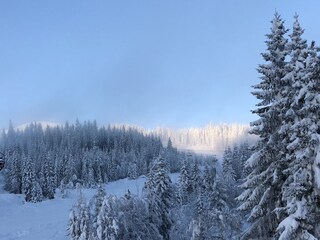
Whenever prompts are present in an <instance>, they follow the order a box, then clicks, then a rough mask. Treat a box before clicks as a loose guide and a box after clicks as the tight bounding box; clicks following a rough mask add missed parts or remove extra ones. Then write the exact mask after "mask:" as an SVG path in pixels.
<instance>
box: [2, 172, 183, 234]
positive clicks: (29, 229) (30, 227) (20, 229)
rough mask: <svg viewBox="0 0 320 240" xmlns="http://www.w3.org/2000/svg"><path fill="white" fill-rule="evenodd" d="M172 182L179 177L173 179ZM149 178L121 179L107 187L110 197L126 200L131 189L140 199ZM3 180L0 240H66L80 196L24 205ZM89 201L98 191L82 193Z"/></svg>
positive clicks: (70, 191) (74, 193) (22, 200)
mask: <svg viewBox="0 0 320 240" xmlns="http://www.w3.org/2000/svg"><path fill="white" fill-rule="evenodd" d="M170 177H171V179H172V181H173V182H177V181H178V174H171V175H170ZM145 180H146V178H145V177H140V178H138V179H136V180H128V179H121V180H118V181H115V182H111V183H108V184H106V185H105V189H106V191H107V193H108V194H113V195H116V196H118V197H120V196H123V195H124V194H125V193H126V192H127V190H128V189H129V190H130V192H131V193H133V194H136V195H138V196H141V191H142V187H143V185H144V182H145ZM2 185H3V176H1V174H0V240H67V239H69V237H68V236H67V222H68V216H69V212H70V209H71V208H72V206H73V204H74V203H75V202H76V201H77V199H78V195H79V192H78V191H77V190H69V193H68V197H67V198H65V199H62V198H60V197H59V196H56V198H55V199H53V200H47V201H43V202H41V203H25V202H24V199H23V195H15V194H9V193H6V192H5V191H3V186H2ZM82 192H83V193H84V195H85V196H86V199H87V201H88V200H90V198H91V197H92V196H93V195H94V194H95V193H96V190H95V189H83V190H82Z"/></svg>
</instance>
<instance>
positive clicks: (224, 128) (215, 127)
mask: <svg viewBox="0 0 320 240" xmlns="http://www.w3.org/2000/svg"><path fill="white" fill-rule="evenodd" d="M33 123H37V124H39V123H40V124H41V125H42V127H43V128H46V127H47V126H48V127H56V126H63V124H60V123H55V122H50V121H38V122H33ZM29 124H31V123H25V124H22V125H19V126H17V127H15V129H19V130H24V129H25V128H26V127H27V126H28V125H29ZM107 127H108V126H107ZM110 127H115V128H124V129H135V130H137V131H139V132H143V133H144V134H146V135H148V134H153V135H156V136H159V137H160V138H161V140H162V142H163V144H164V145H166V144H167V142H168V139H169V138H170V139H171V141H172V143H173V145H174V146H175V147H177V148H178V149H179V150H182V151H184V150H185V151H189V150H190V151H193V152H195V153H199V154H209V155H211V154H214V155H218V156H219V155H222V153H223V151H224V150H225V148H226V147H227V146H230V147H233V146H234V145H236V144H237V145H239V144H241V143H243V142H248V143H249V144H252V143H254V142H255V141H256V137H255V136H253V135H250V134H249V129H250V126H249V125H248V124H237V123H233V124H226V123H220V124H213V123H210V124H208V125H206V126H204V127H193V128H182V129H175V128H165V127H158V128H155V129H151V130H147V129H144V128H142V127H139V126H136V125H129V124H111V125H110Z"/></svg>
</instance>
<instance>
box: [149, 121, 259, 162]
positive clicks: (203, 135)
mask: <svg viewBox="0 0 320 240" xmlns="http://www.w3.org/2000/svg"><path fill="white" fill-rule="evenodd" d="M249 129H250V126H249V125H248V124H236V123H234V124H225V123H220V124H212V123H210V124H208V125H206V126H204V127H199V128H184V129H172V128H157V129H155V130H152V131H151V133H153V134H155V135H158V136H159V137H160V138H161V140H162V142H163V143H164V144H166V143H167V142H168V139H169V138H170V139H171V141H172V143H173V145H174V146H175V147H177V148H178V149H180V150H191V151H194V152H196V153H202V154H209V155H211V154H214V155H217V156H221V155H222V154H223V151H224V150H225V148H226V147H227V146H230V147H233V146H234V145H239V144H241V143H244V142H247V143H249V144H253V143H254V142H255V141H256V137H255V136H253V135H251V134H249Z"/></svg>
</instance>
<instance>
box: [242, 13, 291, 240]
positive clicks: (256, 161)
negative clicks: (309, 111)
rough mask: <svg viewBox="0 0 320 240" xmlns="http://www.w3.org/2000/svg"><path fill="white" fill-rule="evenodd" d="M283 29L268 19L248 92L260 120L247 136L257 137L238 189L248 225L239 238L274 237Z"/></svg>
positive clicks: (280, 181) (281, 177) (281, 154)
mask: <svg viewBox="0 0 320 240" xmlns="http://www.w3.org/2000/svg"><path fill="white" fill-rule="evenodd" d="M287 31H288V30H287V29H286V28H285V27H284V21H283V20H282V19H281V17H280V15H279V14H278V13H275V16H274V19H273V20H272V27H271V33H269V34H267V35H266V36H267V41H266V44H267V52H265V53H263V54H262V56H263V58H264V60H265V61H266V63H265V64H261V65H259V68H258V72H259V73H260V74H261V77H260V78H261V82H260V83H259V84H257V85H255V86H254V89H255V91H254V92H253V93H252V94H253V95H254V96H255V97H256V98H257V99H258V100H260V102H259V103H258V104H257V107H258V108H257V109H256V110H254V111H252V112H253V113H255V114H257V115H258V116H259V117H260V118H259V119H258V120H257V121H254V122H252V123H251V126H252V129H251V133H252V134H255V135H257V136H258V137H259V140H258V142H257V144H256V145H255V147H254V153H253V154H252V156H251V157H250V158H249V159H248V161H247V163H246V165H247V167H249V168H252V171H251V173H250V174H249V175H248V176H247V178H246V181H245V183H243V184H242V187H243V188H244V189H245V190H244V192H243V193H242V194H241V195H240V196H239V197H238V200H239V201H240V202H241V205H240V206H239V209H240V210H250V211H251V212H250V214H249V216H248V221H249V222H251V223H252V224H251V225H250V227H249V229H247V231H246V232H245V233H244V234H243V236H242V238H243V239H250V238H261V239H268V238H272V237H273V236H275V233H276V229H277V226H278V225H279V222H280V220H279V219H278V218H277V214H276V212H275V210H276V209H277V208H279V207H282V206H283V205H284V203H283V200H282V195H283V191H282V190H283V185H284V181H285V179H286V176H285V173H284V172H283V170H284V169H286V164H287V163H286V161H282V159H284V158H285V155H286V154H285V152H286V150H285V149H286V147H285V146H284V145H283V143H282V138H281V137H280V134H279V129H280V127H281V125H282V121H283V119H284V116H285V114H286V113H287V110H288V109H286V108H285V107H284V106H283V105H284V104H283V102H282V100H283V99H282V94H283V93H284V92H285V91H287V87H288V85H287V84H288V83H287V82H286V81H283V78H284V77H285V76H286V73H287V62H286V57H287V56H288V49H287V42H288V40H287V39H286V37H285V34H286V33H287Z"/></svg>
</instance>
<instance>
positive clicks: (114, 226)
mask: <svg viewBox="0 0 320 240" xmlns="http://www.w3.org/2000/svg"><path fill="white" fill-rule="evenodd" d="M118 218H119V217H118V203H117V199H116V198H115V197H113V196H111V197H105V198H104V200H103V202H102V206H101V209H100V212H99V215H98V217H97V227H96V228H95V231H96V234H95V236H96V239H97V240H105V239H108V240H116V239H118V238H117V237H118V230H119V223H118V222H119V219H118Z"/></svg>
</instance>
